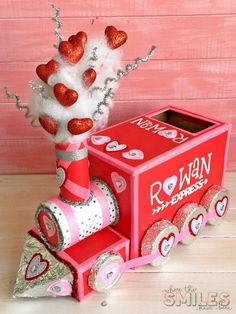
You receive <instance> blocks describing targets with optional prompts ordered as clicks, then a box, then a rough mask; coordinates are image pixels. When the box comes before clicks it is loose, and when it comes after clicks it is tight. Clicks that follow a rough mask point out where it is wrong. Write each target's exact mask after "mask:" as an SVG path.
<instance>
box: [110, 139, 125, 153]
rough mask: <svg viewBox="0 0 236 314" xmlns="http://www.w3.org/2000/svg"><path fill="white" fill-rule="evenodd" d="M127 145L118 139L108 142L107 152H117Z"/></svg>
mask: <svg viewBox="0 0 236 314" xmlns="http://www.w3.org/2000/svg"><path fill="white" fill-rule="evenodd" d="M126 147H127V145H125V144H119V143H118V142H117V141H113V142H110V143H108V144H107V146H106V151H107V152H117V151H120V150H123V149H125V148H126Z"/></svg>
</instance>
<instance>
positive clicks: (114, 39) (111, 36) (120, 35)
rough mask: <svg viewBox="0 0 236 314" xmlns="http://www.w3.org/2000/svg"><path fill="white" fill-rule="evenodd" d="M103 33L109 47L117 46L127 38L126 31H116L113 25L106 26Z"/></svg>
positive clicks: (114, 47)
mask: <svg viewBox="0 0 236 314" xmlns="http://www.w3.org/2000/svg"><path fill="white" fill-rule="evenodd" d="M105 35H106V37H107V43H108V45H109V46H110V48H111V49H116V48H119V47H120V46H122V45H123V44H124V43H125V42H126V40H127V38H128V36H127V34H126V32H124V31H118V30H117V29H116V28H115V27H114V26H107V28H106V29H105Z"/></svg>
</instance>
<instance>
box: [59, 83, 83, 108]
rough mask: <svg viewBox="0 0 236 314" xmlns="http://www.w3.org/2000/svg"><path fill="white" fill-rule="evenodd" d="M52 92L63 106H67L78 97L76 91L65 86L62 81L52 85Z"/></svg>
mask: <svg viewBox="0 0 236 314" xmlns="http://www.w3.org/2000/svg"><path fill="white" fill-rule="evenodd" d="M53 92H54V95H55V97H56V99H57V100H58V101H59V102H60V103H61V104H62V105H63V106H64V107H69V106H71V105H73V104H74V103H75V102H76V101H77V99H78V97H79V95H78V93H77V92H76V91H75V90H73V89H69V88H67V87H66V86H65V85H64V84H62V83H57V84H56V85H54V88H53Z"/></svg>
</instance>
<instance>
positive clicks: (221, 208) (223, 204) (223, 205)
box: [215, 196, 229, 217]
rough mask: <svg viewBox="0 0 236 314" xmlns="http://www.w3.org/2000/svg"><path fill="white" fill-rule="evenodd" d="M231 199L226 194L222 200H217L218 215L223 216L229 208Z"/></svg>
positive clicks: (216, 209)
mask: <svg viewBox="0 0 236 314" xmlns="http://www.w3.org/2000/svg"><path fill="white" fill-rule="evenodd" d="M228 202H229V199H228V197H227V196H224V197H223V198H222V199H221V200H219V201H217V202H216V205H215V211H216V214H217V216H219V217H222V216H223V215H224V214H225V212H226V209H227V206H228Z"/></svg>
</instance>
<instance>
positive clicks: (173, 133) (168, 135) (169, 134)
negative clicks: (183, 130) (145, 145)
mask: <svg viewBox="0 0 236 314" xmlns="http://www.w3.org/2000/svg"><path fill="white" fill-rule="evenodd" d="M158 134H159V135H161V136H164V137H166V138H175V137H176V136H177V131H176V130H162V131H159V132H158Z"/></svg>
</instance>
